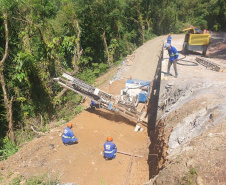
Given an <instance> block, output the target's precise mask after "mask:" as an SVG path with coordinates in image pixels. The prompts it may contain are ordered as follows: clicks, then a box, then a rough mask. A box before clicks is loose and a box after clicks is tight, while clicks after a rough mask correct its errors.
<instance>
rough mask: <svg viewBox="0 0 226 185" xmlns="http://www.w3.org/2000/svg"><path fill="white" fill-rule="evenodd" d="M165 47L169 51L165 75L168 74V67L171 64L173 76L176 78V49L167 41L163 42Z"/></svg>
mask: <svg viewBox="0 0 226 185" xmlns="http://www.w3.org/2000/svg"><path fill="white" fill-rule="evenodd" d="M165 48H166V49H167V50H168V53H169V62H168V69H167V75H170V67H171V65H172V64H173V67H174V71H175V78H177V76H178V73H177V61H178V57H179V55H178V52H177V49H176V48H175V47H173V46H171V45H170V44H169V43H166V44H165Z"/></svg>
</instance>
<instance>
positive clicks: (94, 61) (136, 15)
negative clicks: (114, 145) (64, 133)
mask: <svg viewBox="0 0 226 185" xmlns="http://www.w3.org/2000/svg"><path fill="white" fill-rule="evenodd" d="M0 4H1V9H0V83H1V88H0V98H1V100H2V101H1V103H0V114H1V116H0V138H5V136H6V135H7V138H10V140H11V144H10V145H14V144H15V146H18V145H21V144H23V143H24V142H25V141H27V140H31V139H32V138H33V137H35V136H36V135H35V133H33V131H32V129H31V127H34V128H35V129H36V130H37V131H40V132H46V131H48V130H49V129H50V125H49V123H50V121H54V122H56V121H59V123H57V124H56V125H59V124H63V123H65V122H67V121H68V120H70V119H71V118H72V117H73V116H75V115H76V114H78V113H79V112H80V111H82V110H83V108H82V107H81V106H80V103H81V101H82V98H81V96H79V95H75V94H74V93H72V92H66V93H61V92H62V88H61V87H60V86H59V85H58V84H56V83H54V82H53V78H54V77H58V76H60V75H61V74H62V73H63V72H64V71H67V72H68V73H71V74H72V75H75V76H77V77H78V78H80V79H82V80H85V81H86V82H88V83H90V84H93V83H94V82H95V79H96V78H97V77H99V76H100V75H101V74H103V73H105V72H106V71H108V70H109V69H110V68H111V67H112V66H114V65H118V63H119V61H122V59H123V58H125V56H126V55H128V54H131V53H132V52H133V51H134V50H135V49H136V48H137V47H139V46H140V45H142V44H143V43H144V42H146V41H147V40H149V39H152V38H154V37H156V35H161V34H166V33H168V32H172V33H180V32H181V30H182V29H183V28H186V27H188V26H191V25H193V26H197V27H200V28H201V29H204V28H206V29H209V30H215V31H226V24H225V22H226V13H225V12H226V3H225V1H224V0H211V1H209V0H199V1H198V0H193V1H192V2H191V1H188V0H183V1H182V0H171V1H168V0H167V1H164V0H111V1H108V0H98V1H97V0H76V1H74V0H54V1H53V0H42V1H37V0H23V1H18V0H0ZM7 133H8V134H7ZM2 141H3V139H2ZM8 145H9V141H7V142H1V143H0V148H1V153H2V154H3V153H4V154H3V155H4V156H5V157H4V158H3V159H5V158H7V156H9V155H11V154H12V153H14V152H16V151H17V150H18V148H17V147H14V148H15V150H13V149H12V148H11V147H9V146H8ZM7 150H9V151H7Z"/></svg>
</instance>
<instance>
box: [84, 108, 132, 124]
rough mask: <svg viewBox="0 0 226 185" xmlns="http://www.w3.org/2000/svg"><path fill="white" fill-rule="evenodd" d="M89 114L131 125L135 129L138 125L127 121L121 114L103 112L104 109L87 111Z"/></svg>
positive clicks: (89, 109)
mask: <svg viewBox="0 0 226 185" xmlns="http://www.w3.org/2000/svg"><path fill="white" fill-rule="evenodd" d="M86 111H87V112H90V113H92V114H96V115H98V116H100V117H102V118H104V119H107V120H109V121H115V122H123V123H126V124H128V125H131V126H133V127H135V126H136V123H135V122H134V121H132V120H130V119H127V118H125V117H123V116H121V115H119V114H115V113H113V112H107V111H105V110H102V109H96V110H93V109H91V108H88V109H86Z"/></svg>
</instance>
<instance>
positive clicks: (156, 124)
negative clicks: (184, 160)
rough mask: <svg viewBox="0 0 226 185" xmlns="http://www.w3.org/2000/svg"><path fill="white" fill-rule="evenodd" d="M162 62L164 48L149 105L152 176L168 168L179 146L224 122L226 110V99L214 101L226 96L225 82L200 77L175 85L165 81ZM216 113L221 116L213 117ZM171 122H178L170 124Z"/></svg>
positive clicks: (150, 175)
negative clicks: (224, 93)
mask: <svg viewBox="0 0 226 185" xmlns="http://www.w3.org/2000/svg"><path fill="white" fill-rule="evenodd" d="M162 61H163V50H162V53H161V56H160V57H159V61H158V65H157V68H156V73H155V78H154V81H153V87H152V92H151V96H150V100H149V104H148V118H149V119H148V136H149V138H150V141H151V144H150V145H149V156H148V165H149V179H152V178H154V177H155V176H156V175H158V174H159V172H160V170H162V169H163V168H165V167H166V164H167V160H168V158H169V157H170V156H172V155H175V152H177V151H178V150H175V149H176V148H179V147H180V146H183V145H184V144H185V143H188V142H190V141H191V140H192V139H193V138H195V137H197V136H199V135H201V134H202V133H203V132H204V131H206V130H208V129H209V128H211V127H214V126H215V125H217V124H219V123H220V122H222V120H223V119H225V110H226V104H225V101H214V100H218V99H219V98H224V97H225V96H224V95H222V93H221V91H220V92H218V90H219V87H220V86H221V85H220V84H216V83H214V81H211V80H208V79H206V78H197V79H195V80H193V81H185V82H183V83H180V82H177V83H175V84H174V82H171V83H169V82H168V84H165V83H167V82H166V81H162V82H161V71H162ZM160 84H161V94H160ZM222 85H223V84H222ZM210 97H212V98H214V100H212V103H208V102H209V101H211V100H209V99H210ZM213 102H214V103H213ZM207 105H208V106H207ZM178 109H180V111H182V112H179V111H178ZM214 115H215V116H217V118H216V117H215V119H212V118H213V116H214ZM169 122H171V123H173V122H175V124H174V125H173V124H171V125H170V124H169ZM166 123H167V124H166ZM177 123H178V125H176V124H177ZM174 150H175V151H174Z"/></svg>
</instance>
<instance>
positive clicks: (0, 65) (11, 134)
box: [0, 11, 15, 142]
mask: <svg viewBox="0 0 226 185" xmlns="http://www.w3.org/2000/svg"><path fill="white" fill-rule="evenodd" d="M3 17H4V26H5V53H4V55H3V58H2V60H1V61H0V81H1V86H2V91H3V97H4V105H5V109H6V115H7V121H8V123H9V138H10V140H11V141H12V142H14V140H15V136H14V131H13V114H12V102H13V96H12V97H11V99H10V100H9V99H8V95H7V91H6V84H5V77H4V74H3V70H4V63H5V61H6V58H7V56H8V46H9V31H8V21H7V12H5V11H3Z"/></svg>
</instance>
